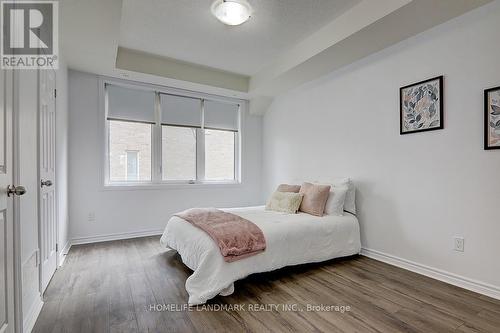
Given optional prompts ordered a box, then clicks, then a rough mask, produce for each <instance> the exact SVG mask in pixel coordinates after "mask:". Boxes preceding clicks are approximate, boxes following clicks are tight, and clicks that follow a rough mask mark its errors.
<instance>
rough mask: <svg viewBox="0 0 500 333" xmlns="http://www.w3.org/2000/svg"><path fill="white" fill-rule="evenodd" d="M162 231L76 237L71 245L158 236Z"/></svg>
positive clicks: (153, 230)
mask: <svg viewBox="0 0 500 333" xmlns="http://www.w3.org/2000/svg"><path fill="white" fill-rule="evenodd" d="M162 233H163V229H152V230H142V231H133V232H123V233H118V234H107V235H99V236H89V237H76V238H73V239H72V240H71V244H70V247H71V246H72V245H79V244H90V243H98V242H108V241H113V240H120V239H129V238H137V237H147V236H157V235H161V234H162ZM68 251H69V248H68Z"/></svg>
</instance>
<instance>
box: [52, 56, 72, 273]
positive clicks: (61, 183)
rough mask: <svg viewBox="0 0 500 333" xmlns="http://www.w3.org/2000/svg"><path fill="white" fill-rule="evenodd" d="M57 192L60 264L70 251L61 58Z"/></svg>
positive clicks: (65, 88) (64, 86)
mask: <svg viewBox="0 0 500 333" xmlns="http://www.w3.org/2000/svg"><path fill="white" fill-rule="evenodd" d="M56 85H57V99H56V181H55V184H56V191H57V223H58V240H57V243H58V244H59V264H60V263H61V261H62V258H63V256H62V255H63V254H64V251H65V250H67V249H68V246H69V244H68V241H69V239H68V233H69V211H68V168H69V165H68V164H69V159H68V145H69V139H68V121H69V120H68V118H69V110H68V68H67V66H66V63H65V62H64V60H63V58H62V57H59V69H58V70H57V72H56Z"/></svg>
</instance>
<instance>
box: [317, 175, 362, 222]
mask: <svg viewBox="0 0 500 333" xmlns="http://www.w3.org/2000/svg"><path fill="white" fill-rule="evenodd" d="M315 182H316V183H321V182H318V181H315ZM325 183H329V184H330V185H331V186H333V188H334V189H335V188H336V187H347V193H346V196H345V201H344V210H345V211H346V212H349V213H352V214H354V215H356V188H355V187H354V183H353V182H352V180H351V178H336V179H334V180H333V181H329V182H325ZM325 183H323V184H325Z"/></svg>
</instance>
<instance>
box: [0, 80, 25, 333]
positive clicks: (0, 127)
mask: <svg viewBox="0 0 500 333" xmlns="http://www.w3.org/2000/svg"><path fill="white" fill-rule="evenodd" d="M13 86H14V85H13V79H12V72H11V71H5V70H0V286H1V287H0V332H14V225H13V221H14V219H13V197H14V196H15V195H16V194H17V195H22V194H23V193H24V192H23V191H24V189H23V188H22V187H21V186H18V187H17V188H16V187H14V186H12V180H13V174H12V166H13V164H12V137H13V136H12V126H13V125H12V114H13V112H12V97H13ZM9 190H10V191H11V192H12V193H9ZM4 286H5V287H4Z"/></svg>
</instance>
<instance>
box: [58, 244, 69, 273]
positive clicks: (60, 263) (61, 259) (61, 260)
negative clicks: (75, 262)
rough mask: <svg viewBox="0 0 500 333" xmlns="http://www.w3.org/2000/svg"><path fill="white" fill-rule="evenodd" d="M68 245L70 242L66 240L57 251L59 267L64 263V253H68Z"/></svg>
mask: <svg viewBox="0 0 500 333" xmlns="http://www.w3.org/2000/svg"><path fill="white" fill-rule="evenodd" d="M70 247H71V242H70V241H67V242H66V245H64V247H63V248H62V250H61V251H60V252H59V267H61V266H62V265H63V264H64V260H66V255H67V254H68V252H69V249H70Z"/></svg>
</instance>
